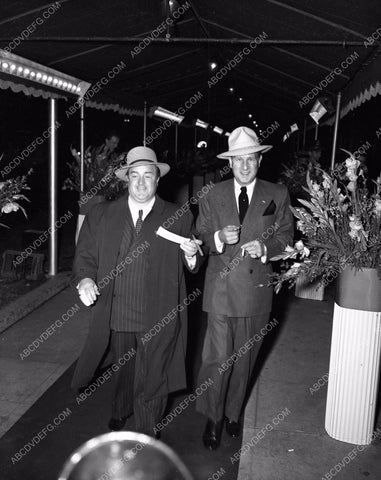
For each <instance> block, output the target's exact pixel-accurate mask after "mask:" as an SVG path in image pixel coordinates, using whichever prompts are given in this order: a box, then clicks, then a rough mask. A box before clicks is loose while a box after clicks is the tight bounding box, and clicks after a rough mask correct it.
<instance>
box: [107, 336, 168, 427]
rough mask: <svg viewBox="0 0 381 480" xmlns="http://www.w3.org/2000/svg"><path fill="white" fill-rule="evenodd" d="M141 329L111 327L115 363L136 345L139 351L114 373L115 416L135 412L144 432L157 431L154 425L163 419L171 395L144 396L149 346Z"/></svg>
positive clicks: (126, 415)
mask: <svg viewBox="0 0 381 480" xmlns="http://www.w3.org/2000/svg"><path fill="white" fill-rule="evenodd" d="M141 335H142V334H141V333H140V332H137V333H134V332H116V331H114V330H111V339H110V342H111V343H110V347H111V351H112V355H113V360H114V363H116V364H118V360H119V359H120V358H122V357H123V355H124V354H125V353H127V352H128V351H131V350H132V349H133V348H134V349H135V350H136V354H135V355H134V356H133V357H131V358H130V359H129V360H128V362H126V363H125V364H124V365H123V366H121V367H120V368H119V370H118V371H117V372H115V373H114V375H113V379H114V399H113V402H112V417H113V418H121V417H129V416H131V415H132V414H133V415H134V420H135V429H136V431H138V432H140V433H146V434H148V435H153V433H154V430H153V428H154V427H155V426H156V425H157V423H158V422H160V420H161V418H162V416H163V414H164V410H165V406H166V404H167V396H163V397H156V398H154V399H152V400H148V401H146V400H145V399H144V382H145V378H146V362H147V357H146V347H145V345H143V344H142V342H141Z"/></svg>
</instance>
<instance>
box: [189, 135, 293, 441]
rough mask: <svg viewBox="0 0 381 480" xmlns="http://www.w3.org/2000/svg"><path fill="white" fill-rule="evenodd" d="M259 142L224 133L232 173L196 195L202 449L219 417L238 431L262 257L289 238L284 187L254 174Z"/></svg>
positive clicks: (263, 278)
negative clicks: (201, 283) (201, 256)
mask: <svg viewBox="0 0 381 480" xmlns="http://www.w3.org/2000/svg"><path fill="white" fill-rule="evenodd" d="M270 148H272V146H271V145H261V144H260V142H259V141H258V138H257V136H256V134H255V132H254V131H253V130H251V129H249V128H246V127H239V128H237V129H235V130H234V131H233V132H232V133H231V135H230V136H229V151H227V152H224V153H222V154H220V155H218V157H219V158H224V159H225V158H226V159H228V160H229V165H230V168H231V169H232V171H233V174H234V179H231V180H227V181H224V182H221V183H219V184H217V185H216V186H215V188H213V189H212V190H210V192H208V194H207V195H206V196H204V197H203V198H202V199H201V201H200V205H199V206H200V214H199V217H198V219H197V229H198V231H199V233H200V239H202V240H203V241H204V243H205V244H206V246H207V248H208V249H209V252H210V256H209V261H208V267H207V271H206V278H205V289H204V299H203V310H205V311H206V312H208V327H207V331H206V336H205V341H204V348H203V353H202V365H201V369H200V373H199V380H203V379H205V378H209V377H210V378H212V379H213V382H214V383H213V385H212V386H211V387H210V388H209V389H208V390H207V391H206V392H205V393H204V394H203V395H202V396H200V397H198V399H197V404H196V405H197V407H196V408H197V410H198V411H199V412H201V413H203V414H204V415H205V416H206V417H207V418H208V420H207V424H206V428H205V432H204V435H203V442H204V445H205V447H206V448H208V449H210V450H214V449H216V448H218V446H219V444H220V440H221V433H222V427H223V423H224V419H225V416H226V431H227V433H228V434H229V435H230V436H233V437H236V436H238V435H239V434H240V429H241V425H240V416H241V410H242V406H243V402H244V398H245V395H246V391H247V385H248V383H249V380H250V376H251V373H252V371H253V367H254V362H255V359H256V357H257V354H258V351H259V348H260V346H261V343H262V340H263V337H264V335H266V333H267V331H268V328H267V329H266V327H267V326H268V322H269V318H270V311H271V303H272V289H271V288H267V287H262V288H259V287H258V286H259V284H263V283H264V284H266V283H267V280H268V274H270V273H271V272H272V268H271V265H270V263H269V259H270V258H271V257H273V256H275V255H277V254H279V253H280V252H282V251H283V250H284V248H285V247H286V245H287V244H290V243H291V242H292V237H293V220H292V214H291V211H290V209H289V204H290V200H289V195H288V192H287V189H286V187H284V186H283V185H276V184H273V183H270V182H266V181H263V180H260V179H258V178H257V173H258V169H259V166H260V164H261V161H262V154H261V153H265V152H267V151H268V150H270Z"/></svg>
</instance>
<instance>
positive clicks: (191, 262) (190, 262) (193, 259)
mask: <svg viewBox="0 0 381 480" xmlns="http://www.w3.org/2000/svg"><path fill="white" fill-rule="evenodd" d="M185 260H186V261H187V264H188V267H189V268H190V269H191V270H193V269H194V267H195V266H196V262H197V258H196V255H195V256H194V257H191V258H189V257H187V256H185Z"/></svg>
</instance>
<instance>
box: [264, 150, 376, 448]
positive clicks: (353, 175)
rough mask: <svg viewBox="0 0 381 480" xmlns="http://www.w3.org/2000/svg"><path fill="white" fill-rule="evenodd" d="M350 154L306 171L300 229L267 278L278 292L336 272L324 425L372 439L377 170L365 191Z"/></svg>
mask: <svg viewBox="0 0 381 480" xmlns="http://www.w3.org/2000/svg"><path fill="white" fill-rule="evenodd" d="M344 151H345V152H346V153H347V154H349V157H348V158H347V159H346V160H345V162H343V163H341V164H339V165H338V166H337V167H336V168H335V169H334V170H333V171H332V172H330V173H327V172H325V171H323V170H320V174H321V181H316V180H311V178H310V176H309V175H308V174H307V187H306V192H307V193H308V197H309V198H308V200H306V199H300V200H299V202H300V203H301V204H302V207H291V209H292V212H293V214H294V215H295V217H296V218H297V224H296V225H297V229H298V230H299V231H300V232H301V234H302V239H301V240H299V241H298V242H297V243H296V244H295V245H294V246H293V247H291V246H288V247H287V248H286V250H285V252H284V253H283V254H281V255H279V256H278V257H275V258H272V260H279V259H282V260H283V261H285V264H284V266H283V268H282V270H281V272H280V273H276V274H273V276H272V278H271V279H270V281H269V284H271V285H274V286H275V291H279V289H280V288H281V286H282V284H283V283H285V282H287V283H289V285H290V286H292V285H293V284H295V283H296V281H297V279H298V278H300V277H301V276H303V277H306V278H308V280H309V281H314V280H318V281H319V282H320V283H321V284H323V285H327V284H328V283H330V282H331V281H332V280H333V279H335V278H336V277H337V278H338V283H337V289H336V299H335V306H334V317H333V329H332V342H331V356H330V370H329V383H328V393H327V408H326V430H327V432H328V433H329V435H331V436H332V437H333V438H336V439H338V440H341V441H345V442H349V443H355V444H361V445H363V444H368V443H370V441H371V437H372V432H373V427H374V419H375V408H376V396H377V387H378V378H379V366H380V353H381V175H380V176H379V177H378V178H377V180H376V181H373V184H374V188H373V189H370V188H369V187H370V182H369V180H367V178H366V176H365V172H364V167H363V165H362V163H361V162H360V160H359V159H358V158H356V157H355V156H353V155H352V154H351V153H350V152H347V151H346V150H344Z"/></svg>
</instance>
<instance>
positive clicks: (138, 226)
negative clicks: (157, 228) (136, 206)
mask: <svg viewBox="0 0 381 480" xmlns="http://www.w3.org/2000/svg"><path fill="white" fill-rule="evenodd" d="M142 226H143V210H139V218H138V219H137V220H136V225H135V230H136V235H139V233H140V230H141V229H142Z"/></svg>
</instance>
